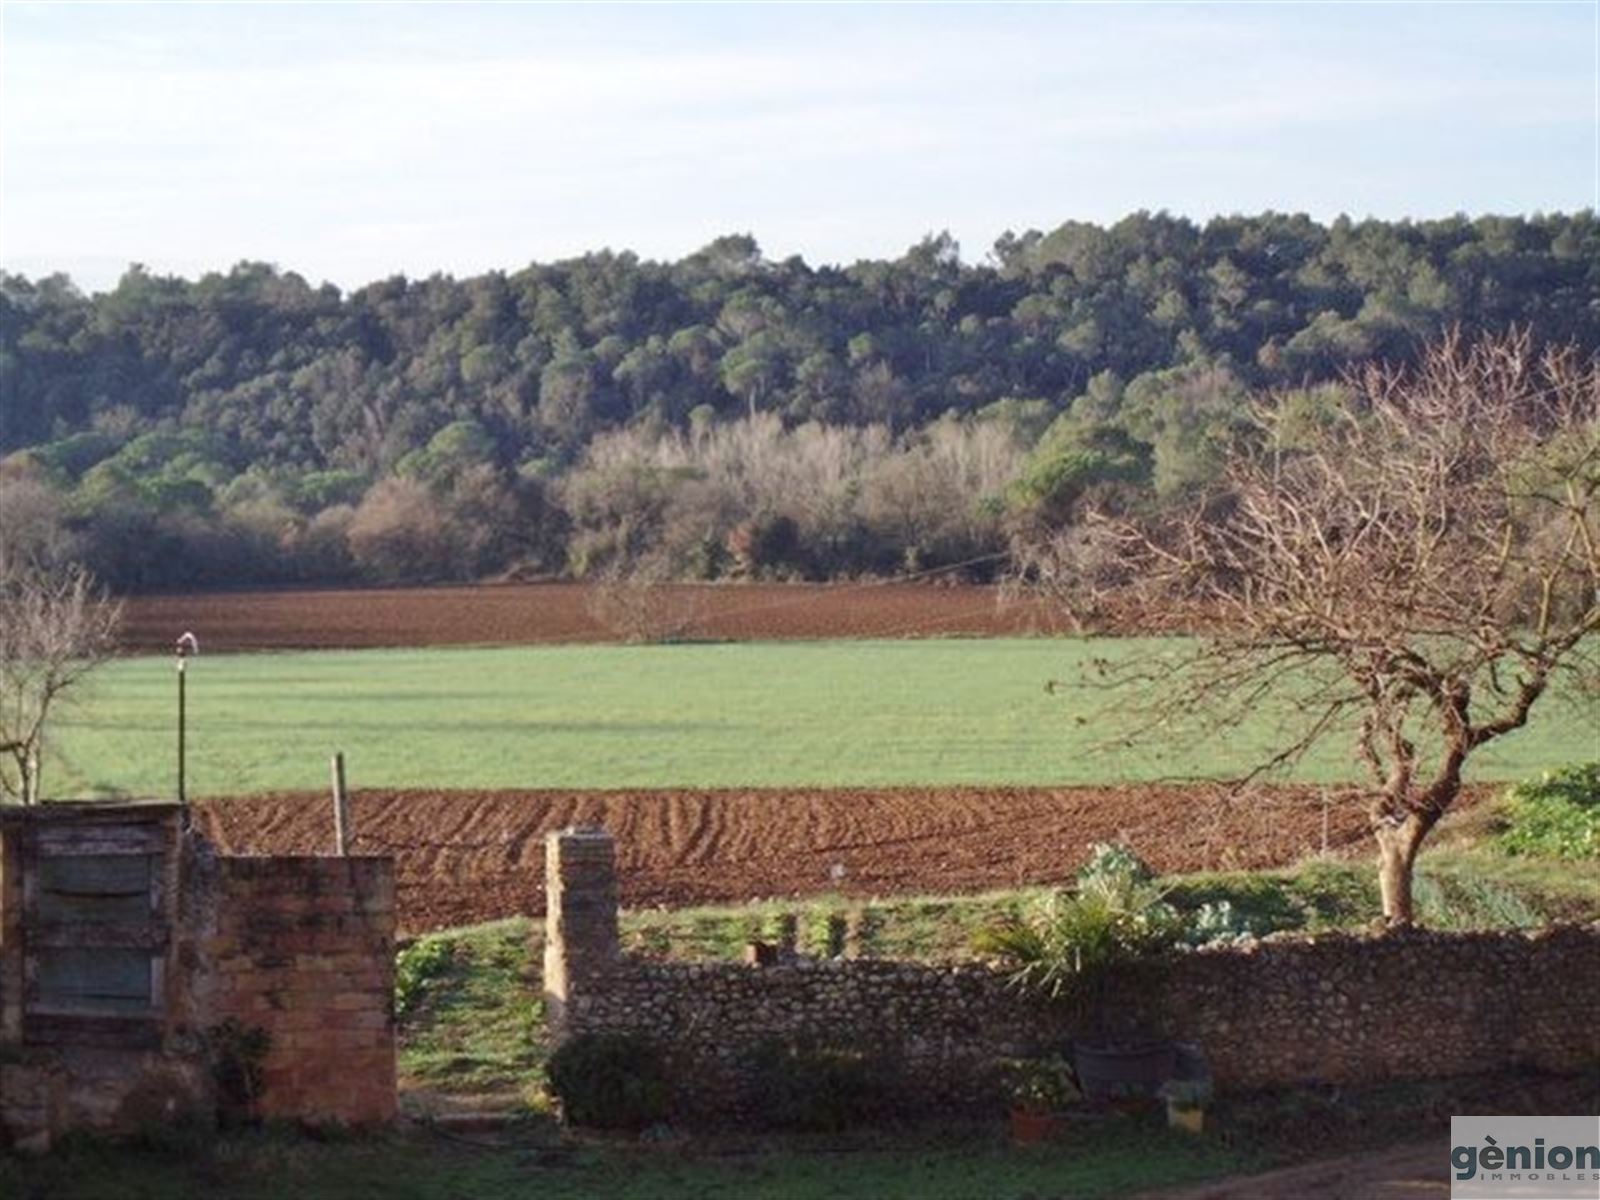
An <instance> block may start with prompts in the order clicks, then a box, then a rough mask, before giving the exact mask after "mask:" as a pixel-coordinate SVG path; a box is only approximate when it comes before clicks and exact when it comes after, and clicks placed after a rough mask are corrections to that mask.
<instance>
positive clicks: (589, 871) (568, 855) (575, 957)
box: [544, 826, 618, 1040]
mask: <svg viewBox="0 0 1600 1200" xmlns="http://www.w3.org/2000/svg"><path fill="white" fill-rule="evenodd" d="M544 863H545V874H544V881H545V882H544V896H545V900H544V907H545V940H544V1006H545V1024H546V1026H547V1027H548V1028H549V1030H550V1032H551V1035H552V1036H553V1037H554V1038H556V1039H557V1040H559V1039H560V1038H562V1037H564V1036H566V1033H567V1028H566V1015H567V1009H568V1006H569V1005H570V1004H571V1002H572V1001H573V999H574V998H575V997H577V996H578V995H580V994H581V993H582V992H583V990H584V987H585V985H586V984H587V983H588V982H589V980H590V978H592V977H593V975H594V974H595V973H596V972H597V971H603V970H604V969H605V968H606V967H607V966H609V965H610V964H611V963H612V962H613V961H614V960H615V959H616V957H617V953H618V950H617V847H616V843H615V842H614V841H613V840H612V837H611V835H610V834H609V833H607V832H606V831H605V830H604V829H601V828H599V827H597V826H574V827H571V828H567V829H558V830H556V831H555V832H553V833H549V834H547V835H545V841H544Z"/></svg>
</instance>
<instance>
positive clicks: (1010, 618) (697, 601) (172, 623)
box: [123, 583, 1064, 651]
mask: <svg viewBox="0 0 1600 1200" xmlns="http://www.w3.org/2000/svg"><path fill="white" fill-rule="evenodd" d="M593 600H594V589H593V588H592V587H589V586H587V585H584V584H576V583H530V584H497V585H480V586H463V587H435V588H387V589H369V590H328V591H285V592H202V593H196V594H193V595H181V596H134V597H130V598H129V599H128V600H127V601H126V602H125V604H124V609H123V641H124V644H125V645H127V646H128V648H130V649H133V650H139V651H152V650H168V649H171V647H172V641H173V638H175V637H176V636H177V633H178V632H181V631H182V630H185V629H204V630H206V631H207V632H206V646H205V649H206V650H207V651H219V650H281V649H317V648H321V647H339V648H354V647H366V646H444V645H482V644H501V643H504V644H520V643H532V642H606V641H616V640H618V638H619V635H618V633H617V631H616V630H615V629H611V628H608V627H607V626H606V625H605V624H603V623H602V622H601V621H600V620H599V619H597V618H596V616H595V613H594V611H593V609H594V603H593ZM661 603H662V604H663V605H664V606H670V607H672V608H673V609H674V610H675V611H679V612H685V613H689V614H691V615H692V624H691V625H690V627H689V629H688V630H687V632H686V635H687V636H691V637H695V638H705V639H711V640H732V641H748V640H755V639H765V638H839V637H853V638H866V637H920V636H938V635H942V634H966V635H972V636H984V637H993V636H1011V635H1017V634H1031V633H1049V632H1061V631H1062V630H1063V629H1064V624H1063V620H1062V617H1061V614H1060V613H1059V612H1057V611H1054V610H1052V608H1051V607H1050V606H1049V605H1048V604H1047V603H1045V602H1044V601H1042V600H1024V601H1003V600H1002V596H1001V593H1000V589H999V588H996V587H989V586H980V585H964V586H932V585H927V584H728V585H714V584H704V585H697V584H674V585H671V586H668V587H664V588H663V589H662V598H661Z"/></svg>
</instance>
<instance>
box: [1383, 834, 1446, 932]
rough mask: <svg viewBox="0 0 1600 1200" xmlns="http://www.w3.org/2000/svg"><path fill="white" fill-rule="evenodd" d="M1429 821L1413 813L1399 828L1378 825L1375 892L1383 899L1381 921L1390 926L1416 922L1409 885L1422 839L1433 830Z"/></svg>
mask: <svg viewBox="0 0 1600 1200" xmlns="http://www.w3.org/2000/svg"><path fill="white" fill-rule="evenodd" d="M1432 825H1433V823H1432V822H1431V821H1428V822H1424V820H1423V819H1422V818H1421V817H1420V816H1418V815H1417V814H1415V813H1413V814H1412V815H1411V816H1408V817H1407V818H1406V819H1405V820H1404V821H1402V822H1401V823H1400V824H1398V825H1379V826H1378V827H1377V828H1376V829H1375V830H1374V831H1373V832H1374V833H1375V834H1376V835H1377V838H1378V891H1379V893H1380V894H1381V895H1382V897H1383V919H1384V921H1386V922H1387V923H1388V924H1389V925H1392V926H1399V925H1410V924H1412V923H1413V922H1414V921H1415V920H1416V909H1415V906H1414V904H1413V902H1412V896H1411V882H1412V876H1413V873H1414V871H1415V868H1416V865H1417V852H1418V851H1419V850H1420V849H1421V848H1422V839H1423V838H1424V837H1425V836H1427V833H1428V830H1429V829H1430V828H1432Z"/></svg>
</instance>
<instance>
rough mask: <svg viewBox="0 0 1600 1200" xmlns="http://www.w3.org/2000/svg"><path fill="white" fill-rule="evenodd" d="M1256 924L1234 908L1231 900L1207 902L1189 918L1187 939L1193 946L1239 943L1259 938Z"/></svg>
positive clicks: (1186, 932)
mask: <svg viewBox="0 0 1600 1200" xmlns="http://www.w3.org/2000/svg"><path fill="white" fill-rule="evenodd" d="M1259 932H1260V930H1259V929H1257V927H1256V922H1255V921H1253V920H1251V919H1250V917H1249V916H1248V915H1246V914H1245V913H1243V912H1240V911H1239V910H1238V909H1236V908H1234V906H1233V902H1232V901H1231V900H1207V901H1206V902H1205V903H1204V904H1202V905H1201V906H1200V907H1199V908H1197V909H1195V911H1194V912H1193V913H1192V914H1191V915H1190V917H1189V928H1188V929H1187V930H1186V931H1185V939H1186V940H1187V941H1188V942H1189V944H1190V945H1191V946H1211V945H1216V944H1218V943H1224V942H1239V941H1244V940H1245V939H1247V938H1252V937H1255V936H1257V934H1258V933H1259Z"/></svg>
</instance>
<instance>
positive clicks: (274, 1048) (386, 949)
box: [203, 858, 396, 1125]
mask: <svg viewBox="0 0 1600 1200" xmlns="http://www.w3.org/2000/svg"><path fill="white" fill-rule="evenodd" d="M216 896H217V905H218V906H217V918H216V925H215V929H214V932H213V933H212V934H211V936H210V937H209V938H208V939H207V940H206V942H205V944H204V947H203V950H204V956H205V959H206V961H207V963H208V964H209V971H210V974H211V977H212V980H211V988H212V994H211V998H210V1010H211V1014H212V1018H213V1020H214V1021H215V1022H222V1021H225V1020H228V1019H229V1018H232V1019H233V1020H235V1021H237V1022H238V1023H239V1024H240V1025H241V1026H243V1027H246V1028H261V1029H264V1030H266V1032H267V1034H268V1035H269V1036H270V1038H271V1048H270V1050H269V1051H268V1053H267V1056H266V1060H265V1062H264V1064H263V1084H264V1091H263V1094H262V1097H261V1102H260V1112H261V1115H262V1116H264V1117H292V1118H298V1119H306V1120H313V1121H338V1122H344V1123H348V1124H356V1125H359V1124H371V1123H374V1122H381V1121H387V1120H390V1119H392V1118H393V1117H394V1115H395V1103H396V1101H395V1025H394V870H393V863H392V861H391V860H389V859H387V858H221V859H218V860H217V884H216Z"/></svg>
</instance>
